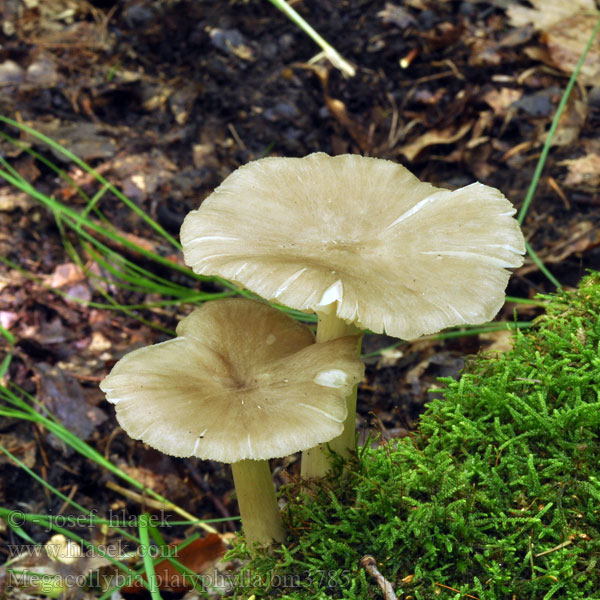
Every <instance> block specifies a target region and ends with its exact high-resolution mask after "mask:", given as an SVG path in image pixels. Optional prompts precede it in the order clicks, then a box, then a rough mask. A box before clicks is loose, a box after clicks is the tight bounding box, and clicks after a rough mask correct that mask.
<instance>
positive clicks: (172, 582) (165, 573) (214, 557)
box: [122, 533, 226, 594]
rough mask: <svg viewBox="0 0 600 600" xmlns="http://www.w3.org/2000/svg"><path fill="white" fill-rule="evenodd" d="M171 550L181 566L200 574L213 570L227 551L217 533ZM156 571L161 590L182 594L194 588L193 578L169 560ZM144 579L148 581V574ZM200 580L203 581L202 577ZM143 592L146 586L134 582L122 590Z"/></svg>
mask: <svg viewBox="0 0 600 600" xmlns="http://www.w3.org/2000/svg"><path fill="white" fill-rule="evenodd" d="M170 549H171V550H172V552H173V554H172V555H171V556H172V557H173V558H176V559H177V560H178V561H179V562H180V563H181V564H183V565H185V566H186V567H187V568H188V569H191V570H192V571H194V573H198V574H202V573H206V572H208V571H209V570H210V569H212V567H213V566H214V564H215V563H216V562H217V561H218V560H219V559H220V558H221V556H223V554H225V550H226V548H225V544H224V543H223V540H222V539H221V536H220V535H218V534H216V533H211V534H209V535H207V536H206V537H205V538H199V539H197V540H194V541H193V542H191V543H190V544H188V545H187V546H185V547H184V548H181V549H180V550H175V547H174V546H170ZM154 570H155V575H156V582H157V584H158V588H159V589H160V590H166V591H169V592H171V593H182V592H185V591H187V590H189V589H191V588H192V587H193V584H194V581H193V578H192V577H191V576H189V575H184V574H182V573H180V572H179V571H178V570H177V569H176V568H175V567H174V566H173V565H172V564H171V562H169V560H168V559H167V558H165V559H164V560H161V561H160V562H159V563H158V564H157V565H156V566H155V569H154ZM142 577H143V578H144V579H146V574H144V575H142ZM198 579H200V580H201V579H202V577H201V576H200V577H199V578H198ZM143 590H144V586H143V585H142V583H140V582H139V581H134V582H133V583H132V584H131V585H128V586H125V587H124V588H122V591H123V592H125V593H126V594H140V593H142V591H143Z"/></svg>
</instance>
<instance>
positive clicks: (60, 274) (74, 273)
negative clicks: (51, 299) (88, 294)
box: [44, 262, 86, 288]
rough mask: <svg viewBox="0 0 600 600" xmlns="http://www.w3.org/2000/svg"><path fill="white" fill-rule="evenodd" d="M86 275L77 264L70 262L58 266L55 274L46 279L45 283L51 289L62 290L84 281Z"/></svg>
mask: <svg viewBox="0 0 600 600" xmlns="http://www.w3.org/2000/svg"><path fill="white" fill-rule="evenodd" d="M85 279H86V275H85V273H84V272H83V270H82V269H81V267H79V265H76V264H75V263H72V262H68V263H63V264H62V265H58V266H57V267H56V269H54V272H53V273H52V274H51V275H49V276H48V277H46V278H45V281H44V283H45V284H46V285H48V286H50V287H51V288H62V287H63V286H65V285H72V284H74V283H79V282H80V281H84V280H85Z"/></svg>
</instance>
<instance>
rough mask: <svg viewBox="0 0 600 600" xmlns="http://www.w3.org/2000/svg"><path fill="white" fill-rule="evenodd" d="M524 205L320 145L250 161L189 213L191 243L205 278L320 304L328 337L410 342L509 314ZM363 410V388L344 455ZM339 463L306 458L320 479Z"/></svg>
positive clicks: (293, 303)
mask: <svg viewBox="0 0 600 600" xmlns="http://www.w3.org/2000/svg"><path fill="white" fill-rule="evenodd" d="M514 213H515V208H514V207H513V205H512V204H511V203H510V202H509V201H508V200H507V199H506V198H505V197H504V196H503V195H502V193H501V192H500V191H498V190H497V189H494V188H492V187H489V186H486V185H482V184H480V183H473V184H471V185H468V186H466V187H463V188H460V189H458V190H454V191H451V190H446V189H440V188H436V187H434V186H432V185H430V184H428V183H424V182H421V181H419V179H417V178H416V177H415V176H414V175H412V174H411V173H410V171H408V170H407V169H406V168H405V167H403V166H401V165H399V164H396V163H394V162H391V161H388V160H382V159H376V158H366V157H363V156H358V155H350V154H346V155H342V156H335V157H331V156H328V155H327V154H324V153H315V154H310V155H309V156H306V157H304V158H264V159H260V160H257V161H254V162H251V163H249V164H247V165H244V166H242V167H240V168H239V169H237V170H236V171H234V172H233V173H231V174H230V175H229V176H228V177H227V178H226V179H225V180H224V181H223V183H222V184H221V185H220V186H219V187H218V188H217V189H216V190H215V191H214V192H213V193H212V194H211V195H210V196H209V197H208V198H207V199H206V200H204V202H203V203H202V204H201V206H200V208H199V209H198V210H195V211H192V212H191V213H189V214H188V215H187V217H186V219H185V221H184V223H183V226H182V229H181V241H182V245H183V252H184V259H185V262H186V264H188V265H189V266H190V267H192V269H193V270H194V271H195V272H196V273H199V274H203V275H219V276H221V277H223V278H225V279H228V280H230V281H232V282H235V283H237V284H239V285H241V286H243V287H246V288H247V289H249V290H251V291H252V292H255V293H256V294H258V295H260V296H262V298H264V299H265V300H268V301H274V302H278V303H280V304H283V305H285V306H288V307H291V308H294V309H297V310H301V311H312V312H316V313H317V315H318V328H317V341H318V342H323V341H327V340H331V339H335V338H336V337H339V336H344V335H347V334H348V333H352V332H355V331H356V330H355V327H358V328H360V329H362V330H365V329H369V330H371V331H372V332H375V333H382V332H385V333H387V335H390V336H394V337H398V338H402V339H406V340H411V339H414V338H417V337H420V336H422V335H426V334H430V333H434V332H437V331H440V330H441V329H444V328H446V327H450V326H454V325H463V324H478V323H485V322H487V321H489V320H491V319H492V318H493V317H494V316H495V315H496V313H497V312H498V310H499V309H500V307H501V306H502V304H503V302H504V290H505V288H506V284H507V282H508V278H509V276H510V273H509V271H507V268H509V267H518V266H519V265H521V264H522V262H523V258H522V254H523V253H524V252H525V244H524V239H523V235H522V233H521V230H520V229H519V225H518V223H517V221H516V220H515V219H514V218H513V215H514ZM355 413H356V395H355V393H354V394H352V395H351V396H349V398H348V416H347V421H346V425H345V429H344V433H343V435H342V436H341V437H340V438H338V439H335V440H333V441H332V443H331V445H332V447H333V449H334V450H336V451H338V452H342V453H343V452H344V451H345V450H346V449H348V448H353V447H354V443H355ZM327 467H328V463H327V461H326V460H324V459H323V456H322V454H321V453H319V452H313V451H311V452H310V453H309V454H308V455H307V456H305V457H304V458H303V474H305V475H307V476H317V475H322V474H324V471H326V470H327Z"/></svg>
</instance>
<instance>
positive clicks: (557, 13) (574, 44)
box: [507, 0, 600, 85]
mask: <svg viewBox="0 0 600 600" xmlns="http://www.w3.org/2000/svg"><path fill="white" fill-rule="evenodd" d="M531 4H532V6H533V8H525V7H524V6H520V5H518V4H512V5H511V6H510V7H509V8H508V11H507V14H508V17H509V19H510V21H511V23H512V24H513V25H516V26H518V27H519V26H523V25H527V24H532V25H533V27H534V28H535V29H536V30H537V31H541V32H542V41H543V42H544V44H546V46H547V49H548V54H547V57H546V56H544V55H541V56H540V58H541V59H542V60H544V62H548V61H549V62H550V64H551V65H552V66H555V67H557V68H558V69H560V70H561V71H564V72H565V73H572V72H573V71H574V70H575V66H576V65H577V62H578V61H579V58H580V57H581V55H582V54H583V51H584V49H585V47H586V46H587V43H588V41H589V39H590V37H591V34H592V31H593V30H594V27H595V25H596V22H597V20H598V14H599V13H598V7H597V6H596V4H595V2H594V0H531ZM528 53H529V52H528ZM599 77H600V39H599V38H598V37H596V40H595V41H594V43H593V45H592V48H591V49H590V52H589V54H588V56H587V58H586V60H585V63H584V64H583V67H582V68H581V71H580V73H579V77H578V81H579V82H580V83H583V84H584V85H597V83H598V78H599Z"/></svg>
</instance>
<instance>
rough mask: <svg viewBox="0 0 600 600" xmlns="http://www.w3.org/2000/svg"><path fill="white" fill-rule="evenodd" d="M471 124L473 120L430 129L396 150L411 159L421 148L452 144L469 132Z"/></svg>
mask: <svg viewBox="0 0 600 600" xmlns="http://www.w3.org/2000/svg"><path fill="white" fill-rule="evenodd" d="M472 126H473V122H472V121H469V122H468V123H463V124H462V125H461V126H460V127H458V128H456V127H445V128H444V129H432V130H430V131H427V132H426V133H424V134H423V135H421V136H419V137H418V138H417V139H415V140H413V141H412V142H409V143H408V144H404V145H403V146H401V147H400V148H399V149H398V150H399V152H401V153H402V154H404V156H406V158H408V160H410V161H413V160H414V159H415V158H416V157H417V156H418V155H419V154H420V152H421V151H422V150H424V149H425V148H427V147H429V146H435V145H437V144H453V143H454V142H457V141H458V140H460V139H461V138H462V137H464V136H465V135H466V134H467V133H468V132H469V130H470V129H471V127H472Z"/></svg>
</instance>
